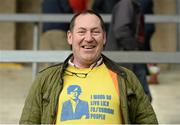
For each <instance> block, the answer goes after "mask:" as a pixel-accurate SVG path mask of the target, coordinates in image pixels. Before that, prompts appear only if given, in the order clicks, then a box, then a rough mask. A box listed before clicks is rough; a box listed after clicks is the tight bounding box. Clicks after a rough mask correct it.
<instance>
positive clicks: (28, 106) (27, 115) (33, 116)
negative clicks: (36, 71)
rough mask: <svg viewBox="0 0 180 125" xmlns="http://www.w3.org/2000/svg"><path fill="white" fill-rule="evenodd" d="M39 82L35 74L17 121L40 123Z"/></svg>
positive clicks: (21, 122) (38, 77)
mask: <svg viewBox="0 0 180 125" xmlns="http://www.w3.org/2000/svg"><path fill="white" fill-rule="evenodd" d="M40 82H41V81H40V76H37V78H36V79H35V81H34V83H33V84H32V86H31V88H30V91H29V94H28V96H27V98H26V100H25V104H24V108H23V111H22V114H21V118H20V121H19V123H20V124H40V123H41V108H42V106H41V102H42V101H41V100H42V97H41V85H40Z"/></svg>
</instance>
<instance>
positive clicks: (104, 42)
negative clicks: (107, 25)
mask: <svg viewBox="0 0 180 125" xmlns="http://www.w3.org/2000/svg"><path fill="white" fill-rule="evenodd" d="M103 37H104V41H103V44H104V45H105V44H106V32H104V36H103Z"/></svg>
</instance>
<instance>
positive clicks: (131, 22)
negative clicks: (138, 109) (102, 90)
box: [105, 0, 152, 101]
mask: <svg viewBox="0 0 180 125" xmlns="http://www.w3.org/2000/svg"><path fill="white" fill-rule="evenodd" d="M143 49H144V15H143V13H142V10H141V6H140V3H139V1H138V0H120V1H119V2H118V3H117V4H116V5H115V6H114V8H113V12H112V19H111V23H110V28H109V32H108V39H107V44H106V48H105V50H110V51H112V50H116V51H141V50H143ZM121 65H123V66H125V67H127V68H129V69H131V70H132V71H133V72H134V73H135V74H136V76H137V77H138V79H139V80H140V82H141V84H142V86H143V88H144V91H145V93H146V94H147V95H148V97H149V99H150V101H151V100H152V96H151V92H150V89H149V86H148V83H147V79H146V65H145V64H121Z"/></svg>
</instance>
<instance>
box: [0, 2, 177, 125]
mask: <svg viewBox="0 0 180 125" xmlns="http://www.w3.org/2000/svg"><path fill="white" fill-rule="evenodd" d="M0 2H1V4H0V14H17V13H18V14H20V13H23V14H42V2H43V0H0ZM179 13H180V2H179V0H154V15H179ZM178 18H179V19H180V16H179V17H178ZM155 26H156V31H155V33H154V35H153V37H152V40H151V48H152V51H154V52H179V50H180V47H179V44H180V39H179V36H180V34H179V30H180V29H179V24H178V23H155ZM41 35H42V34H41V33H40V36H41ZM32 36H33V24H32V23H20V22H19V23H16V22H0V50H32V48H33V42H32V41H33V37H32ZM1 56H2V55H1V53H0V58H1ZM157 65H158V67H159V68H160V73H159V74H158V83H155V84H149V86H150V90H151V93H152V98H153V101H152V105H153V107H154V109H155V112H156V114H157V117H158V120H159V122H160V123H162V124H180V119H179V118H180V106H179V104H180V92H179V89H180V77H179V76H180V64H168V63H166V64H157ZM31 68H32V65H31V63H11V62H10V63H1V62H0V107H1V108H0V124H6V123H7V124H11V123H13V124H17V123H18V121H19V118H20V114H21V111H22V107H23V104H24V100H25V98H26V96H27V93H28V90H29V87H30V86H31V84H32V70H31Z"/></svg>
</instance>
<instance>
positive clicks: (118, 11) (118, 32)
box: [112, 0, 137, 50]
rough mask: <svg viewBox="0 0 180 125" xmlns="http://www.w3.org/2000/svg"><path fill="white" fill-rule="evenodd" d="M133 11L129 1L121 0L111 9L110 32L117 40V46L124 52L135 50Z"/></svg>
mask: <svg viewBox="0 0 180 125" xmlns="http://www.w3.org/2000/svg"><path fill="white" fill-rule="evenodd" d="M133 19H134V9H133V4H132V1H131V0H121V1H119V2H118V4H117V5H116V6H115V7H114V9H113V17H112V21H113V22H112V31H113V32H114V36H115V38H116V40H117V44H118V46H119V47H120V48H123V49H124V50H134V49H136V48H137V44H136V42H135V37H134V31H133V26H132V25H133V23H134V20H133Z"/></svg>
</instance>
